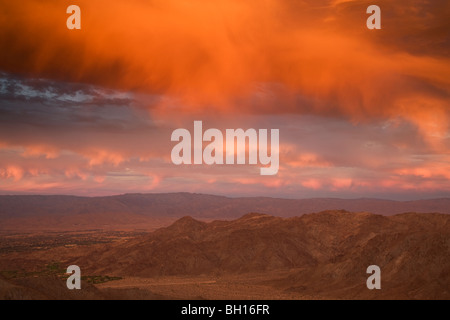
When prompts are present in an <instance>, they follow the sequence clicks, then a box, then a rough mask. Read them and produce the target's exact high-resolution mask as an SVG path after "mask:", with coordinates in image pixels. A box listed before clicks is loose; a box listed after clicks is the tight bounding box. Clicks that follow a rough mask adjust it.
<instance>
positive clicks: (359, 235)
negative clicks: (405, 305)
mask: <svg viewBox="0 0 450 320" xmlns="http://www.w3.org/2000/svg"><path fill="white" fill-rule="evenodd" d="M57 198H58V197H54V198H52V197H47V198H46V197H42V198H37V197H31V196H30V197H27V196H22V197H16V198H11V197H0V202H1V203H2V204H3V206H2V209H1V210H2V217H1V221H2V223H1V228H0V232H1V233H0V237H1V242H0V299H252V300H255V299H263V300H272V299H282V300H291V299H449V298H450V215H448V212H446V211H445V208H449V207H450V206H446V205H447V203H448V201H449V200H448V199H441V200H436V201H434V202H429V203H427V202H424V203H422V204H420V203H416V208H418V209H421V206H422V209H423V210H427V209H429V208H428V207H427V205H428V206H429V205H430V204H433V205H434V206H435V207H434V208H435V209H436V210H434V211H435V212H436V213H415V212H406V211H405V213H398V212H397V211H396V210H402V206H404V209H407V208H408V205H410V204H409V203H402V202H398V203H395V204H396V206H392V205H391V208H393V209H392V212H388V211H386V212H387V213H391V214H390V215H381V214H374V213H369V212H364V211H358V212H350V211H348V209H351V208H352V207H355V206H363V205H366V206H367V207H370V206H371V205H372V209H374V211H375V210H377V208H376V206H378V210H382V205H383V204H385V205H386V203H387V204H390V202H383V201H382V200H378V201H376V200H369V199H368V200H365V201H366V203H365V204H364V201H363V200H338V199H328V200H326V199H322V200H321V201H319V200H316V201H313V200H311V201H308V200H286V199H271V198H266V199H262V200H261V199H257V200H255V199H251V198H241V199H232V198H225V197H223V198H221V197H214V196H207V195H196V194H162V195H125V196H123V197H122V199H123V198H125V199H130V198H132V199H133V201H134V202H132V201H130V200H128V203H126V204H123V203H122V204H118V203H114V200H117V199H110V200H112V201H109V202H108V201H106V200H105V199H97V198H91V199H88V198H86V199H84V198H73V199H72V200H73V201H72V202H70V201H69V202H68V201H67V199H65V200H66V201H60V202H58V201H57ZM17 199H19V200H20V201H16V200H17ZM168 199H170V200H171V201H167V200H168ZM55 200H56V201H55ZM219 200H220V201H219ZM51 201H53V203H52V202H51ZM83 201H85V202H86V203H84V204H80V202H83ZM337 201H340V205H341V208H339V209H338V210H330V209H328V210H323V211H317V212H314V211H312V212H310V213H307V212H304V211H309V210H310V207H308V206H306V207H305V204H309V205H310V204H312V203H315V206H316V207H317V208H320V209H322V208H323V209H327V208H326V206H327V205H336V202H337ZM98 202H100V204H99V203H98ZM101 202H104V203H106V204H108V205H102V204H101ZM261 202H263V205H265V206H266V208H270V207H271V202H272V206H273V207H277V209H278V211H275V212H276V213H279V212H280V211H281V210H283V212H285V214H284V215H281V214H278V215H270V214H267V213H259V212H258V213H257V212H255V210H251V211H250V212H249V213H247V214H244V215H241V216H240V217H236V215H238V214H239V215H240V214H241V212H239V210H238V209H237V207H238V206H241V207H244V210H250V209H252V207H253V209H257V208H258V205H261ZM188 204H190V206H189V205H188ZM439 205H442V207H439ZM32 206H36V208H38V209H36V210H30V208H31V207H32ZM145 207H148V208H149V210H148V211H147V212H145V210H144V208H145ZM183 208H184V209H183ZM342 208H344V209H342ZM106 210H109V212H110V213H107V212H105V211H106ZM120 210H122V213H120ZM296 210H297V212H298V214H297V215H295V214H294V213H295V212H296ZM302 210H304V211H302ZM13 212H14V214H13ZM195 212H197V213H198V214H197V215H195V214H193V213H195ZM235 212H237V213H235ZM252 212H253V213H252ZM439 212H441V213H439ZM233 213H234V214H233ZM192 216H194V217H192ZM69 265H78V266H79V267H80V268H81V270H82V290H73V291H72V290H68V289H67V287H66V283H65V281H66V280H65V279H67V277H68V275H67V274H66V268H67V267H68V266H69ZM369 265H378V266H380V268H381V270H382V278H381V279H382V289H381V290H368V289H367V287H366V279H367V277H368V275H367V274H366V268H367V267H368V266H369Z"/></svg>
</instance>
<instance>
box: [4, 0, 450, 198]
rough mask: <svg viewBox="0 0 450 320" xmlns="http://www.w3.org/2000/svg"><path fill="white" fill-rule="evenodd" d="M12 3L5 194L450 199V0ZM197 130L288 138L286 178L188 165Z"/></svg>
mask: <svg viewBox="0 0 450 320" xmlns="http://www.w3.org/2000/svg"><path fill="white" fill-rule="evenodd" d="M70 4H76V5H78V6H79V7H80V8H81V25H82V29H81V30H68V29H67V28H66V19H67V18H68V17H69V15H68V14H67V13H66V8H67V6H68V5H70ZM371 4H376V5H378V6H379V7H380V8H381V17H382V18H381V19H382V20H381V21H382V22H381V24H382V29H381V30H369V29H367V28H366V19H367V18H368V16H369V15H368V14H366V8H367V7H368V6H369V5H371ZM0 8H1V10H0V48H1V50H0V194H73V195H86V196H97V195H113V194H121V193H134V192H142V193H147V192H179V191H183V192H201V193H211V194H221V195H229V196H273V197H288V198H310V197H343V198H360V197H378V198H389V199H421V198H433V197H450V126H449V124H450V58H449V57H450V19H449V17H450V2H449V1H447V0H429V1H427V0H412V1H392V0H390V1H384V0H375V1H361V0H358V1H356V0H355V1H353V0H333V1H331V0H303V1H301V0H209V1H205V0H127V1H125V0H120V1H106V0H96V1H87V0H74V1H61V0H41V1H37V0H21V1H7V0H0ZM194 120H202V121H203V126H204V128H205V129H207V128H218V129H220V130H225V129H236V128H243V129H244V130H245V129H248V128H255V129H279V130H280V169H279V171H278V174H277V175H274V176H261V175H260V173H259V168H260V165H212V166H208V165H181V166H176V165H174V164H172V162H171V158H170V155H171V150H172V148H173V146H174V145H175V144H176V143H174V142H172V141H171V139H170V138H171V133H172V132H173V130H175V129H177V128H186V129H189V130H191V131H192V130H193V122H194Z"/></svg>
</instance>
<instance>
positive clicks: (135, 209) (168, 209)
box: [0, 193, 450, 219]
mask: <svg viewBox="0 0 450 320" xmlns="http://www.w3.org/2000/svg"><path fill="white" fill-rule="evenodd" d="M325 210H347V211H351V212H370V213H375V214H382V215H387V216H389V215H394V214H399V213H405V212H417V213H430V212H433V213H445V214H450V198H440V199H430V200H416V201H394V200H382V199H338V198H312V199H281V198H268V197H247V198H229V197H224V196H215V195H207V194H195V193H150V194H123V195H117V196H108V197H78V196H63V195H50V196H35V195H15V196H0V219H7V218H22V217H24V218H26V217H36V216H43V215H45V216H70V215H80V214H105V213H107V214H137V215H144V216H148V217H173V218H181V217H183V216H192V217H195V218H222V219H223V218H225V219H226V218H230V219H233V218H238V217H241V216H242V215H245V214H247V213H249V212H260V213H265V214H270V215H274V216H280V217H293V216H298V215H302V214H307V213H313V212H321V211H325Z"/></svg>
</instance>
